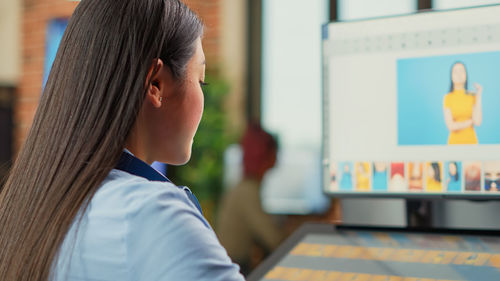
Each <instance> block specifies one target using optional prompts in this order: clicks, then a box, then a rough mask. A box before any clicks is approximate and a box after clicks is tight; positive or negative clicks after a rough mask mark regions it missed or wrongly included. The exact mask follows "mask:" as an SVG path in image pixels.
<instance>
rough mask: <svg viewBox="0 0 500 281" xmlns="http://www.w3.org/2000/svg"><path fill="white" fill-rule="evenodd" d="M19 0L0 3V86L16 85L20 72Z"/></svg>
mask: <svg viewBox="0 0 500 281" xmlns="http://www.w3.org/2000/svg"><path fill="white" fill-rule="evenodd" d="M20 32H21V0H3V1H0V42H1V43H0V84H3V85H16V84H17V82H18V80H19V76H20V72H21V34H20Z"/></svg>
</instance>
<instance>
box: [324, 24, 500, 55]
mask: <svg viewBox="0 0 500 281" xmlns="http://www.w3.org/2000/svg"><path fill="white" fill-rule="evenodd" d="M335 38H336V37H335V34H331V37H330V39H329V40H328V41H327V42H326V43H327V49H328V53H329V55H331V56H342V55H352V54H362V53H383V52H393V51H406V50H419V49H420V50H421V49H437V48H449V47H457V46H471V45H479V44H492V43H500V24H487V25H477V26H467V27H456V28H446V29H433V30H422V31H416V32H408V33H387V34H379V35H375V36H365V37H359V38H349V39H345V40H343V39H338V37H337V39H335Z"/></svg>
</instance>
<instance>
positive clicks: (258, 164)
mask: <svg viewBox="0 0 500 281" xmlns="http://www.w3.org/2000/svg"><path fill="white" fill-rule="evenodd" d="M241 147H242V149H243V172H244V175H245V177H250V178H255V179H258V180H260V179H262V177H263V176H264V174H265V173H266V172H267V171H268V170H269V169H271V168H272V167H274V165H275V163H276V156H277V153H278V142H277V140H276V139H275V138H274V137H273V136H272V135H271V134H269V133H268V132H266V131H265V130H264V129H262V128H261V127H260V126H259V125H257V124H249V125H248V127H247V129H246V131H245V134H244V135H243V138H242V140H241Z"/></svg>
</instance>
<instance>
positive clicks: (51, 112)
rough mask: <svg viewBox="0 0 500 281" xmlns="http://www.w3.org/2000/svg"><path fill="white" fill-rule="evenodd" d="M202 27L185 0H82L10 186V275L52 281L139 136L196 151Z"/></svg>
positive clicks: (4, 194) (163, 147) (4, 266)
mask: <svg viewBox="0 0 500 281" xmlns="http://www.w3.org/2000/svg"><path fill="white" fill-rule="evenodd" d="M202 32H203V26H202V24H201V22H200V20H199V19H198V17H197V16H196V15H195V14H194V13H193V12H192V11H191V10H190V9H189V8H187V6H185V4H183V3H182V2H181V1H179V0H122V1H95V0H82V1H81V2H80V3H79V4H78V6H77V7H76V9H75V11H74V13H73V15H72V16H71V18H70V20H69V23H68V26H67V28H66V31H65V33H64V36H63V38H62V40H61V43H60V46H59V49H58V52H57V55H56V58H55V60H54V63H53V66H52V69H51V72H50V75H49V78H48V81H47V84H46V86H45V89H44V91H43V94H42V96H41V99H40V102H39V105H38V109H37V112H36V115H35V118H34V121H33V124H32V126H31V129H30V132H29V134H28V137H27V139H26V142H25V144H24V146H23V147H22V149H21V151H20V152H19V154H18V157H17V160H16V162H15V163H14V165H13V168H12V171H11V173H10V176H9V178H8V179H7V182H6V184H5V185H4V187H3V188H2V191H1V194H0V225H1V226H2V227H0V248H1V249H2V250H1V251H0V276H2V280H3V281H14V280H41V281H46V280H48V279H49V275H50V273H51V272H50V271H51V268H52V264H53V262H54V259H55V257H56V253H57V251H58V249H59V247H60V245H61V243H62V241H63V240H64V238H65V236H66V233H67V231H68V229H69V227H70V226H71V224H72V222H73V221H74V220H75V217H76V215H77V213H80V212H82V211H84V210H85V209H86V208H87V206H88V204H89V202H90V200H91V199H92V197H93V195H94V194H95V192H96V191H97V189H98V188H99V186H100V185H101V183H102V182H103V180H104V179H105V178H106V177H107V176H108V174H109V172H110V171H111V170H112V169H113V168H114V167H115V165H116V164H117V162H118V160H119V158H120V155H121V153H122V152H123V149H124V148H125V147H126V146H127V147H128V144H127V141H130V140H131V139H133V138H134V136H136V135H139V134H140V135H141V138H140V139H141V140H140V141H141V142H142V145H143V146H144V147H150V148H149V149H151V151H156V154H155V155H152V154H151V151H148V152H147V153H143V155H144V156H145V157H152V159H153V157H157V158H156V159H153V160H161V161H165V162H168V163H172V164H180V163H184V162H186V161H187V160H188V159H189V156H190V147H191V142H192V137H193V135H194V133H195V131H196V128H197V126H198V122H199V119H200V117H201V112H202V109H203V96H202V92H201V89H200V82H201V79H202V78H203V77H202V75H203V71H204V67H203V66H202V62H201V61H200V60H202V57H203V51H202V48H201V43H200V37H201V36H202ZM155 118H156V119H155ZM148 122H149V124H148ZM155 138H156V139H155Z"/></svg>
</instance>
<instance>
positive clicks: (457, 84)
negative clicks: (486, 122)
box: [443, 62, 483, 144]
mask: <svg viewBox="0 0 500 281" xmlns="http://www.w3.org/2000/svg"><path fill="white" fill-rule="evenodd" d="M474 87H475V89H476V91H475V92H470V91H468V89H467V69H466V67H465V64H464V63H462V62H456V63H454V64H453V66H452V68H451V86H450V92H449V93H448V94H446V95H445V96H444V101H443V111H444V120H445V122H446V127H448V130H449V131H450V135H449V137H448V144H477V143H478V140H477V136H476V131H475V130H474V127H477V126H480V125H481V121H482V115H483V114H482V105H481V94H482V92H483V88H482V87H481V85H479V84H477V83H474Z"/></svg>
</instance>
